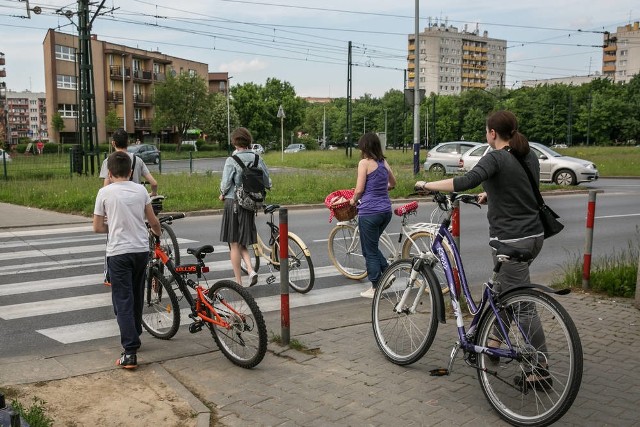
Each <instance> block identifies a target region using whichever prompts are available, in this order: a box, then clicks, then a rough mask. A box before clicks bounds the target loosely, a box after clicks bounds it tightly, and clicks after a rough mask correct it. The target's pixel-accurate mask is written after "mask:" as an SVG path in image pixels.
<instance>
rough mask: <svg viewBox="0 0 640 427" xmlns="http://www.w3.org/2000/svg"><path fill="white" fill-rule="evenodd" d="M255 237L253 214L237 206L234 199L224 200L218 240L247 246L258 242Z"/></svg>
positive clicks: (254, 217) (254, 218) (254, 216)
mask: <svg viewBox="0 0 640 427" xmlns="http://www.w3.org/2000/svg"><path fill="white" fill-rule="evenodd" d="M257 236H258V232H257V231H256V214H255V212H253V211H249V210H247V209H244V208H242V207H240V206H238V204H237V203H236V201H235V199H224V211H223V213H222V227H221V228H220V240H221V241H223V242H226V243H240V244H241V245H243V246H249V245H252V244H254V243H257V242H258V237H257Z"/></svg>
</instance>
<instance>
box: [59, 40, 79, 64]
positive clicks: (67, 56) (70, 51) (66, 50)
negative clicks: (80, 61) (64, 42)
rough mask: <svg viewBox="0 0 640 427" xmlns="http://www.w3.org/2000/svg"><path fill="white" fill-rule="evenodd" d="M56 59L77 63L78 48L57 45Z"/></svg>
mask: <svg viewBox="0 0 640 427" xmlns="http://www.w3.org/2000/svg"><path fill="white" fill-rule="evenodd" d="M55 49H56V59H62V60H63V61H71V62H76V48H75V47H69V46H61V45H59V44H57V45H56V48H55Z"/></svg>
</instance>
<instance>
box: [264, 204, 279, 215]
mask: <svg viewBox="0 0 640 427" xmlns="http://www.w3.org/2000/svg"><path fill="white" fill-rule="evenodd" d="M276 209H280V205H267V206H265V207H264V213H266V214H268V213H271V212H275V211H276Z"/></svg>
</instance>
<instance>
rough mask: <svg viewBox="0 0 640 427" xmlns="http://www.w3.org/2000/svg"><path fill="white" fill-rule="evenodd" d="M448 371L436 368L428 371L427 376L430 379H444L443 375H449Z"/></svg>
mask: <svg viewBox="0 0 640 427" xmlns="http://www.w3.org/2000/svg"><path fill="white" fill-rule="evenodd" d="M449 373H450V372H449V370H448V369H447V368H438V369H432V370H430V371H429V374H430V375H431V376H432V377H444V376H445V375H449Z"/></svg>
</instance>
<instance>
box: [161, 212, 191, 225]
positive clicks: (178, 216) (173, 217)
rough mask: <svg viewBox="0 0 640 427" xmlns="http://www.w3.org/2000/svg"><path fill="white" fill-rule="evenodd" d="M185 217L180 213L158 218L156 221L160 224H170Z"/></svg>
mask: <svg viewBox="0 0 640 427" xmlns="http://www.w3.org/2000/svg"><path fill="white" fill-rule="evenodd" d="M186 216H187V215H186V214H185V213H184V212H180V213H177V214H174V215H167V216H163V217H161V218H158V220H159V221H160V223H163V222H171V221H174V220H176V219H182V218H185V217H186Z"/></svg>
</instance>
